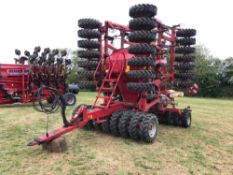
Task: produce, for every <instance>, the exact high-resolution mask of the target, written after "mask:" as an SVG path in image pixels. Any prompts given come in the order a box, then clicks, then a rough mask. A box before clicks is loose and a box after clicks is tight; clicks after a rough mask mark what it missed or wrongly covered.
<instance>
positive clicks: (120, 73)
mask: <svg viewBox="0 0 233 175" xmlns="http://www.w3.org/2000/svg"><path fill="white" fill-rule="evenodd" d="M156 14H157V7H156V6H155V5H151V4H139V5H135V6H132V7H131V8H130V10H129V15H130V17H132V19H131V20H130V21H129V25H128V26H124V25H121V24H117V23H114V22H111V21H105V22H104V24H101V22H99V21H98V20H95V19H90V18H86V19H80V20H79V21H78V26H79V27H80V28H81V29H80V30H79V31H78V36H79V38H81V39H80V40H79V41H78V46H79V48H81V49H82V50H79V51H78V56H79V57H80V58H81V61H79V62H78V65H79V67H81V68H82V70H79V73H78V75H80V76H82V78H83V79H84V81H82V82H81V83H80V84H79V87H80V89H95V90H96V91H97V95H96V98H95V100H94V102H93V104H92V105H79V106H77V107H76V108H75V109H74V110H73V114H72V117H71V118H70V119H67V117H66V115H65V106H63V107H62V120H63V124H64V125H63V127H61V128H58V129H56V130H53V131H50V132H48V133H46V134H44V135H41V136H39V137H38V138H36V139H34V140H32V141H31V142H29V143H28V145H29V146H33V145H39V144H42V145H44V144H49V143H51V142H52V141H53V140H54V139H56V138H58V137H60V136H62V135H63V134H66V133H68V132H70V131H72V130H74V129H77V128H81V127H85V128H96V129H100V130H102V131H103V132H106V133H111V134H113V135H115V136H122V137H124V138H132V139H135V140H138V139H141V140H143V141H145V142H147V143H152V142H154V140H155V138H156V136H157V133H158V125H159V122H161V123H167V124H172V125H176V126H181V127H184V128H188V127H190V126H191V120H192V119H191V108H190V107H186V108H184V109H180V108H177V107H176V105H175V104H176V103H175V100H174V97H173V94H172V92H171V91H170V90H169V89H172V88H173V89H183V90H187V92H188V93H194V94H195V93H197V91H198V86H197V85H196V84H195V83H194V82H192V78H191V76H192V75H193V73H192V70H193V65H194V64H193V60H194V56H193V53H194V52H195V48H194V47H191V45H193V44H195V38H194V36H195V35H196V30H194V29H180V28H179V26H178V25H176V26H167V25H165V24H163V23H162V22H161V21H160V20H158V19H157V18H155V16H156ZM111 30H114V31H118V35H114V36H111V35H110V33H111V32H110V31H111ZM115 39H119V40H120V47H119V48H116V47H115V46H114V45H113V44H112V42H113V41H114V40H115ZM110 41H111V42H110ZM176 59H177V60H176ZM60 104H61V103H60Z"/></svg>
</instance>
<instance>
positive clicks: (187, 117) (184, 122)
mask: <svg viewBox="0 0 233 175" xmlns="http://www.w3.org/2000/svg"><path fill="white" fill-rule="evenodd" d="M191 123H192V115H191V111H190V110H189V109H188V108H185V109H184V110H183V111H182V113H181V126H182V127H183V128H188V127H191Z"/></svg>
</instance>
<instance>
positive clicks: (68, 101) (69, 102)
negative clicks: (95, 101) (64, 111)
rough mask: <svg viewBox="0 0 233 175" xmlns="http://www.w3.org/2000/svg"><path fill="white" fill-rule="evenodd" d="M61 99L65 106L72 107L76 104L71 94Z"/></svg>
mask: <svg viewBox="0 0 233 175" xmlns="http://www.w3.org/2000/svg"><path fill="white" fill-rule="evenodd" d="M63 98H64V100H65V102H66V105H67V106H72V105H74V104H75V103H76V96H75V95H74V94H73V93H71V92H67V93H65V94H64V96H63Z"/></svg>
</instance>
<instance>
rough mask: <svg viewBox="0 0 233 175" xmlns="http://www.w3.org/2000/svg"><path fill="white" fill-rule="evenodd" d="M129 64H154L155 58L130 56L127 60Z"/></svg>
mask: <svg viewBox="0 0 233 175" xmlns="http://www.w3.org/2000/svg"><path fill="white" fill-rule="evenodd" d="M128 65H129V66H154V65H155V60H154V59H153V58H152V57H144V58H138V57H136V58H131V59H129V61H128Z"/></svg>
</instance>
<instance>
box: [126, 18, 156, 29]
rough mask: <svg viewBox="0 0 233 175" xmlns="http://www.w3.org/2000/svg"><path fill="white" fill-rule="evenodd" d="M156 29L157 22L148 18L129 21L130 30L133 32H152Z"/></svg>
mask: <svg viewBox="0 0 233 175" xmlns="http://www.w3.org/2000/svg"><path fill="white" fill-rule="evenodd" d="M155 27H156V23H155V20H154V19H153V18H148V17H139V18H135V19H132V20H130V21H129V28H130V29H133V30H152V29H154V28H155Z"/></svg>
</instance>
